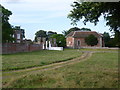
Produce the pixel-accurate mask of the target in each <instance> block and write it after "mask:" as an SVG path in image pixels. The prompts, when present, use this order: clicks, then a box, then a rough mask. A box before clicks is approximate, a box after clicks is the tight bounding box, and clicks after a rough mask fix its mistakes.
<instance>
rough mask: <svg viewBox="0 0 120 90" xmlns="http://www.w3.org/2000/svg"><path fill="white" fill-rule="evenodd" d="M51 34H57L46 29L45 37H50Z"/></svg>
mask: <svg viewBox="0 0 120 90" xmlns="http://www.w3.org/2000/svg"><path fill="white" fill-rule="evenodd" d="M53 34H57V32H53V31H48V32H47V37H48V38H50V37H51V36H52V35H53Z"/></svg>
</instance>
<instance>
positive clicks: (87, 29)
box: [80, 28, 91, 31]
mask: <svg viewBox="0 0 120 90" xmlns="http://www.w3.org/2000/svg"><path fill="white" fill-rule="evenodd" d="M80 31H91V29H89V28H81V29H80Z"/></svg>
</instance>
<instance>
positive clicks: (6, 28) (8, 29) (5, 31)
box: [0, 5, 14, 43]
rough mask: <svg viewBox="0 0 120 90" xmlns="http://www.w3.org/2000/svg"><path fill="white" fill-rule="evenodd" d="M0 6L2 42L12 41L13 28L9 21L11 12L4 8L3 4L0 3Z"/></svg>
mask: <svg viewBox="0 0 120 90" xmlns="http://www.w3.org/2000/svg"><path fill="white" fill-rule="evenodd" d="M0 8H1V10H2V13H0V15H1V16H2V42H3V43H6V42H12V41H13V40H14V38H13V37H12V36H13V33H14V32H13V29H12V26H11V25H10V23H9V21H8V20H9V16H10V15H12V12H11V11H9V10H8V9H5V8H4V7H3V6H1V5H0Z"/></svg>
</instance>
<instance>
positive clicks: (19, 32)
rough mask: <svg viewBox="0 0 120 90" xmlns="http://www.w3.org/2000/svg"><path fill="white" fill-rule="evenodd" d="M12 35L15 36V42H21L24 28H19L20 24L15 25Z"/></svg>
mask: <svg viewBox="0 0 120 90" xmlns="http://www.w3.org/2000/svg"><path fill="white" fill-rule="evenodd" d="M13 37H14V38H15V43H22V42H23V38H24V37H25V36H24V29H21V28H20V26H15V28H14V34H13Z"/></svg>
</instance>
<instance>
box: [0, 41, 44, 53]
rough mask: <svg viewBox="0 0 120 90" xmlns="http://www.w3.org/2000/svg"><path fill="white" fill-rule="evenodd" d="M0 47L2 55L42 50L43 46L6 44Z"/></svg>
mask: <svg viewBox="0 0 120 90" xmlns="http://www.w3.org/2000/svg"><path fill="white" fill-rule="evenodd" d="M0 46H1V47H0V48H1V49H2V54H12V53H18V52H31V51H37V50H42V45H40V44H19V43H4V44H1V45H0Z"/></svg>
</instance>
